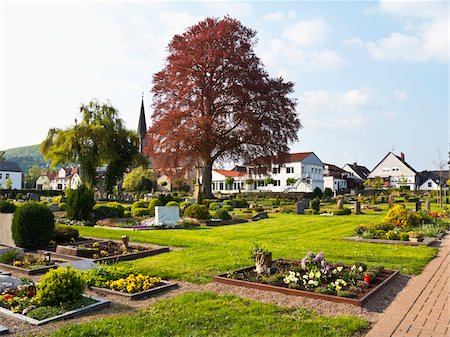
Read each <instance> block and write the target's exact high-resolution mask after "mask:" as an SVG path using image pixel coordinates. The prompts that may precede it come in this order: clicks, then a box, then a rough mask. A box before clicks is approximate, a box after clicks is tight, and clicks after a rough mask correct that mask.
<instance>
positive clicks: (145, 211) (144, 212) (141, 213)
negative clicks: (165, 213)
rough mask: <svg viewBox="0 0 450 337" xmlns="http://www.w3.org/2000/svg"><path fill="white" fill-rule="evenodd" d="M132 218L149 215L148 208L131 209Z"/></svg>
mask: <svg viewBox="0 0 450 337" xmlns="http://www.w3.org/2000/svg"><path fill="white" fill-rule="evenodd" d="M131 214H132V215H133V216H146V215H150V210H149V209H148V208H139V207H137V208H133V209H132V211H131Z"/></svg>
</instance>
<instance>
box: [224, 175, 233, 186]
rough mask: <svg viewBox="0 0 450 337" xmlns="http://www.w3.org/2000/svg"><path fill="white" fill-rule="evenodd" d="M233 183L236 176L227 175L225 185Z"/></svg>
mask: <svg viewBox="0 0 450 337" xmlns="http://www.w3.org/2000/svg"><path fill="white" fill-rule="evenodd" d="M233 183H234V178H233V177H226V178H225V185H227V186H230V187H231V186H233Z"/></svg>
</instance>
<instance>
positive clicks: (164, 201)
mask: <svg viewBox="0 0 450 337" xmlns="http://www.w3.org/2000/svg"><path fill="white" fill-rule="evenodd" d="M155 199H158V200H159V201H160V202H161V204H155V205H154V206H153V207H152V201H153V200H154V199H152V200H150V205H149V208H150V209H151V208H153V209H154V208H155V206H165V205H166V204H167V203H168V202H169V201H174V199H173V197H172V195H171V194H170V193H169V194H160V195H158V198H155ZM154 202H155V203H156V201H154Z"/></svg>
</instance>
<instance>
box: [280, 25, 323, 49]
mask: <svg viewBox="0 0 450 337" xmlns="http://www.w3.org/2000/svg"><path fill="white" fill-rule="evenodd" d="M329 31H330V28H329V27H328V25H327V23H326V22H325V21H324V20H322V19H320V18H315V19H310V20H304V21H298V22H296V23H294V24H293V25H290V26H288V27H286V28H285V29H284V30H283V32H282V35H281V36H282V37H283V38H285V39H287V40H289V41H292V42H294V43H296V44H298V45H301V46H304V47H312V46H315V45H318V44H320V43H322V42H323V41H324V40H325V38H326V36H327V35H328V32H329Z"/></svg>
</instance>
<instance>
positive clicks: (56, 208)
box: [48, 204, 59, 212]
mask: <svg viewBox="0 0 450 337" xmlns="http://www.w3.org/2000/svg"><path fill="white" fill-rule="evenodd" d="M48 208H50V210H51V211H52V212H58V211H59V206H58V204H51V205H50V206H48Z"/></svg>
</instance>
